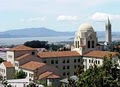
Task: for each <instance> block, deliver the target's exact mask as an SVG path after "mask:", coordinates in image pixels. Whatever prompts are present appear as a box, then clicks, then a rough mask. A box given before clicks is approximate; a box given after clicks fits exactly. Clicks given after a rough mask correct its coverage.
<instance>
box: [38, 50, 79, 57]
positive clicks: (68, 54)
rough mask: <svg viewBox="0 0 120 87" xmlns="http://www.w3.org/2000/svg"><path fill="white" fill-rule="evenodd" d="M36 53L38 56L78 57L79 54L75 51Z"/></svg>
mask: <svg viewBox="0 0 120 87" xmlns="http://www.w3.org/2000/svg"><path fill="white" fill-rule="evenodd" d="M37 55H38V56H39V57H40V58H51V57H52V58H53V57H79V56H80V54H79V53H78V52H76V51H56V52H39V53H38V54H37Z"/></svg>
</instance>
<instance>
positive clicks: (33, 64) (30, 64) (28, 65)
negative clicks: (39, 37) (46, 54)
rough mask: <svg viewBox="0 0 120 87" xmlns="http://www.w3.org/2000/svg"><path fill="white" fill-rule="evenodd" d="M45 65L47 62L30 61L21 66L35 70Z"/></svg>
mask: <svg viewBox="0 0 120 87" xmlns="http://www.w3.org/2000/svg"><path fill="white" fill-rule="evenodd" d="M44 65H46V64H45V63H41V62H35V61H30V62H28V63H25V64H23V65H22V66H20V68H23V69H27V70H31V71H33V70H36V69H37V68H40V67H42V66H44Z"/></svg>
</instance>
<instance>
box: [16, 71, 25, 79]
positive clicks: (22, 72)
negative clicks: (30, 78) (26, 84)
mask: <svg viewBox="0 0 120 87" xmlns="http://www.w3.org/2000/svg"><path fill="white" fill-rule="evenodd" d="M26 76H27V74H26V73H25V72H24V71H23V70H20V71H17V72H16V73H15V76H14V78H15V79H22V78H26Z"/></svg>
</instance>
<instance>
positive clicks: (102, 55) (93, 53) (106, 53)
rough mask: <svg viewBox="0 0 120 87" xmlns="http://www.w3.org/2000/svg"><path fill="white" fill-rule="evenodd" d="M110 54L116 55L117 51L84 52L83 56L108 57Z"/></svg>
mask: <svg viewBox="0 0 120 87" xmlns="http://www.w3.org/2000/svg"><path fill="white" fill-rule="evenodd" d="M110 54H111V55H112V56H116V55H117V52H109V51H91V52H89V53H87V54H85V55H84V56H87V57H97V58H104V56H106V57H109V56H110Z"/></svg>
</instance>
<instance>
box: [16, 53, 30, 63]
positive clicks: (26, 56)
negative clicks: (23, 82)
mask: <svg viewBox="0 0 120 87" xmlns="http://www.w3.org/2000/svg"><path fill="white" fill-rule="evenodd" d="M29 56H31V55H30V54H27V53H26V54H24V55H22V56H20V57H18V58H15V60H17V61H19V60H21V59H24V58H28V57H29Z"/></svg>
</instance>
